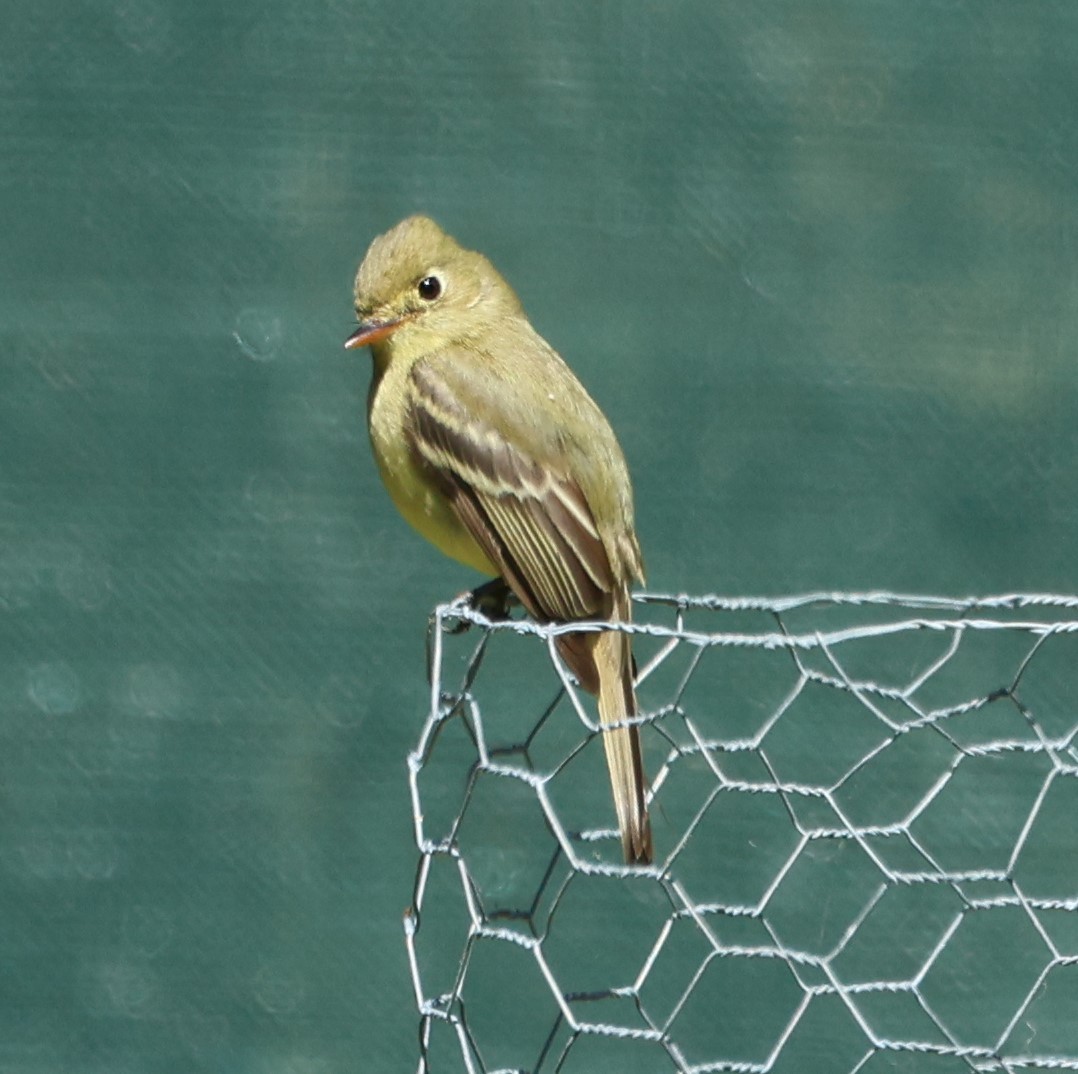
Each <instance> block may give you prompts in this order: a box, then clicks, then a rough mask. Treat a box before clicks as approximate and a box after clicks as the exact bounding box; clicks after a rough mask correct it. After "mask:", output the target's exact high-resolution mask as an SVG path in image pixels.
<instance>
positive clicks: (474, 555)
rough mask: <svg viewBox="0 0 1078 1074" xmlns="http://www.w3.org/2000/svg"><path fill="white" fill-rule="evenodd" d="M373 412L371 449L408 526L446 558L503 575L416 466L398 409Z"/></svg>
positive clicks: (376, 407)
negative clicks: (402, 428)
mask: <svg viewBox="0 0 1078 1074" xmlns="http://www.w3.org/2000/svg"><path fill="white" fill-rule="evenodd" d="M379 402H380V400H376V401H375V403H374V406H373V407H372V411H371V415H370V417H371V423H370V433H371V447H372V448H373V450H374V458H375V461H376V462H377V463H378V470H379V472H380V473H381V475H382V481H383V483H384V484H385V487H386V489H387V490H388V491H389V495H390V496H391V497H392V498H393V502H394V503H395V504H396V505H397V510H398V511H400V513H401V514H402V515H403V516H404V518H405V519H406V520H407V522H408V523H409V524H410V525H411V526H412V527H413V528H414V529H416V530H417V531H418V532H419V533H421V534H422V535H423V536H424V537H426V539H427V540H428V541H430V543H431V544H433V545H434V547H435V548H437V549H439V550H440V551H442V552H443V553H445V555H447V556H450V557H451V558H452V559H455V560H457V562H458V563H463V564H465V565H466V566H469V567H473V568H474V569H475V570H477V571H479V572H480V573H482V574H485V575H488V576H490V577H493V576H495V575H498V574H500V573H501V572H500V571H499V570H498V568H497V567H496V566H495V565H494V564H493V563H491V561H490V559H489V558H488V557H487V555H486V553H485V552H484V551H483V549H482V548H481V547H480V546H479V545H478V544H477V543H476V541H475V538H473V537H472V535H471V534H470V533H469V532H468V531H467V530H466V529H465V528H464V525H463V524H462V523H461V521H460V519H459V518H457V516H456V514H455V512H454V511H453V508H452V507H451V506H450V504H449V501H448V500H447V499H446V498H445V496H443V495H442V493H441V491H440V490H439V489H438V488H437V487H436V486H434V485H432V484H431V483H430V481H429V480H428V478H427V475H426V474H425V473H423V471H421V470H420V469H419V468H418V467H417V466H416V464H415V460H414V459H413V458H412V453H411V451H410V450H409V448H408V444H407V442H406V440H405V437H404V435H403V433H402V431H401V429H400V427H399V426H397V425H396V422H395V421H394V420H393V419H394V418H395V417H396V414H394V413H392V410H393V409H394V408H389V407H383V406H380V405H379Z"/></svg>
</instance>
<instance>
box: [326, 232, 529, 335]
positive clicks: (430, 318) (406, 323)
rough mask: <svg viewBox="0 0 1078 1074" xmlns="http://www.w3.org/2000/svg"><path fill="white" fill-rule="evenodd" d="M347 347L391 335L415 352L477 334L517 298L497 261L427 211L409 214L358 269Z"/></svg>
mask: <svg viewBox="0 0 1078 1074" xmlns="http://www.w3.org/2000/svg"><path fill="white" fill-rule="evenodd" d="M355 300H356V319H357V321H358V322H359V324H358V326H357V328H356V330H355V331H354V332H353V333H352V334H351V335H350V336H349V337H348V339H346V340H345V344H344V345H345V347H347V348H349V349H352V348H355V347H364V346H366V345H368V344H379V343H382V342H383V341H387V340H391V342H392V346H393V347H394V349H396V348H400V349H402V350H407V351H409V352H412V353H415V354H422V353H426V352H428V351H431V350H436V349H438V348H440V347H442V346H446V345H449V344H452V343H458V342H461V341H462V340H466V339H468V338H469V337H473V336H476V335H479V334H481V333H482V332H483V331H484V330H486V328H487V326H488V325H490V324H491V323H495V322H497V321H498V319H499V318H501V317H504V316H505V315H507V314H509V315H519V314H520V312H521V309H520V302H519V300H518V299H517V297H516V295H515V294H514V293H513V291H512V289H511V288H510V287H509V285H508V284H507V283H506V282H505V280H503V279H502V277H501V276H500V275H499V274H498V271H497V270H496V269H495V268H494V266H493V265H492V264H491V263H490V262H489V261H488V260H487V259H486V258H485V257H484V256H483V255H482V254H479V253H476V252H475V251H473V250H465V249H464V248H463V247H462V246H460V245H459V244H458V243H457V241H456V240H455V239H453V238H452V237H451V236H449V235H447V234H446V233H445V232H444V231H442V229H441V228H440V227H439V226H438V225H437V224H436V223H435V222H434V221H433V220H431V219H430V218H429V217H426V216H410V217H408V218H407V219H406V220H402V221H401V222H400V223H399V224H397V226H396V227H394V228H391V229H390V230H389V231H387V232H386V233H385V234H384V235H379V236H378V238H376V239H375V240H374V242H372V243H371V245H370V248H369V249H368V250H367V254H366V256H365V257H364V258H363V263H362V264H361V265H360V266H359V272H358V273H357V274H356V286H355Z"/></svg>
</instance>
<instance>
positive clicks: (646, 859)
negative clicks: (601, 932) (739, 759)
mask: <svg viewBox="0 0 1078 1074" xmlns="http://www.w3.org/2000/svg"><path fill="white" fill-rule="evenodd" d="M624 603H625V608H624V609H621V608H617V609H615V613H616V614H615V617H616V618H618V619H625V620H627V619H628V616H629V608H628V597H627V596H626V599H625V602H624ZM617 613H622V614H617ZM593 637H594V638H595V642H594V649H593V655H594V660H595V669H596V671H597V673H598V680H599V682H598V687H599V688H598V691H597V693H598V696H599V721H600V723H602V724H603V725H604V727H606V726H608V725H609V724H618V723H623V722H624V721H625V720H628V719H631V718H632V717H633V716H635V715H636V693H635V691H634V690H633V657H632V646H631V638H630V635H628V634H626V633H625V632H623V631H620V630H611V631H607V632H605V633H602V634H598V635H593ZM603 747H604V749H605V750H606V764H607V767H608V768H609V769H610V785H611V787H612V788H613V791H614V808H615V810H616V811H617V814H618V827H619V829H620V830H621V845H622V849H623V850H624V851H625V860H626V862H628V863H629V864H630V865H633V864H637V865H647V864H648V863H650V862H651V857H652V848H651V821H650V820H649V819H648V808H647V804H646V802H645V800H644V793H645V788H646V786H647V779H646V777H645V776H644V761H643V757H642V755H641V752H640V728H639V727H636V726H633V727H624V726H622V727H614V728H613V729H612V730H604V732H603Z"/></svg>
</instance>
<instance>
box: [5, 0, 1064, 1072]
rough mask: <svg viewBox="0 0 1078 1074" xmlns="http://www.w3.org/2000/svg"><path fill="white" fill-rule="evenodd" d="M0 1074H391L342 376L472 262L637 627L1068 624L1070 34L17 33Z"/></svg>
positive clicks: (413, 704) (594, 12)
mask: <svg viewBox="0 0 1078 1074" xmlns="http://www.w3.org/2000/svg"><path fill="white" fill-rule="evenodd" d="M4 22H5V28H4V33H3V37H2V40H0V138H2V146H3V151H2V153H0V218H2V220H3V238H2V240H0V1070H11V1071H15V1070H17V1071H19V1072H20V1074H44V1072H50V1074H51V1072H53V1071H56V1070H64V1071H68V1072H71V1074H90V1072H94V1074H97V1072H103V1071H109V1072H113V1074H122V1072H126V1071H148V1070H153V1071H181V1070H183V1071H190V1070H207V1071H208V1070H227V1071H230V1072H237V1071H238V1072H242V1071H247V1070H250V1071H255V1070H257V1071H272V1070H279V1071H289V1072H296V1074H300V1072H302V1074H313V1072H318V1074H322V1072H329V1071H344V1070H372V1071H389V1070H401V1069H409V1068H410V1066H411V1065H412V1064H413V1063H414V1061H415V1036H414V1034H415V1014H414V1011H413V999H412V993H411V989H410V983H409V981H408V977H407V967H406V963H405V955H404V947H403V944H402V940H401V928H400V919H401V913H402V910H403V908H404V906H405V905H406V903H407V901H408V898H409V897H410V893H411V881H412V873H413V870H414V866H415V851H414V848H413V847H412V845H411V817H410V811H409V804H408V799H407V787H406V782H405V776H404V758H405V755H406V753H407V751H408V749H409V748H410V747H411V745H412V744H413V742H414V739H415V735H416V733H417V731H418V727H419V723H420V720H421V718H422V715H423V712H424V706H425V700H426V699H425V682H424V654H423V632H424V630H425V626H426V618H427V614H428V611H429V609H430V608H431V606H432V605H433V604H434V603H435V602H437V601H439V600H442V599H445V598H448V597H450V596H452V595H454V594H455V593H457V592H459V591H460V590H461V589H463V588H465V587H466V586H470V585H471V584H473V583H474V581H475V579H473V578H472V577H470V576H468V575H467V574H465V573H463V572H462V571H461V570H460V569H458V568H456V567H455V566H453V565H452V564H449V563H447V562H443V561H442V560H440V559H439V558H438V557H437V555H436V554H435V553H433V552H432V551H430V550H428V549H427V548H426V547H425V546H424V545H423V544H422V543H421V542H420V540H419V539H418V538H413V536H412V535H411V534H410V533H409V532H407V530H406V528H405V526H404V524H403V523H402V522H400V521H399V519H398V518H397V517H396V515H395V513H394V512H393V510H392V508H391V506H390V504H389V502H388V499H387V498H386V496H385V495H384V493H383V491H382V489H381V488H380V486H379V483H378V479H377V476H376V474H375V472H374V468H373V465H372V463H371V461H370V458H369V452H368V448H367V444H366V434H365V430H364V427H363V408H364V399H365V393H366V382H367V378H368V374H369V369H368V365H369V362H368V359H367V356H366V355H365V354H358V355H357V354H346V353H345V352H344V351H343V350H342V349H341V341H342V340H343V338H344V336H345V335H346V334H347V332H348V330H349V326H350V324H351V321H352V312H351V293H350V289H351V279H352V275H353V273H354V270H355V267H356V265H357V263H358V261H359V259H360V258H361V256H362V253H363V251H364V249H365V247H366V245H367V243H368V242H369V240H370V239H371V238H372V237H373V235H375V234H376V233H378V232H380V231H382V230H384V229H385V228H386V227H388V226H390V225H391V224H392V223H394V222H396V220H397V219H399V218H400V217H402V216H404V215H405V214H407V213H410V212H413V211H424V212H428V213H430V214H432V215H434V216H435V217H436V218H437V219H439V220H440V221H441V222H442V223H443V225H444V226H445V227H446V228H447V229H448V230H450V231H451V232H453V233H454V234H456V235H457V236H458V237H459V238H460V239H461V240H462V241H463V242H465V243H466V244H469V245H474V246H476V247H478V248H480V249H482V250H483V251H484V252H486V253H487V254H489V255H490V256H491V258H492V259H493V260H494V261H495V263H496V264H497V265H498V266H499V267H500V268H501V269H502V271H503V272H504V273H505V275H506V276H507V277H508V278H509V279H510V281H511V282H512V283H513V284H514V286H515V287H516V289H517V290H518V291H519V293H520V294H521V296H522V298H523V300H524V302H525V305H526V306H527V308H528V310H529V312H530V314H531V316H532V319H533V321H534V323H535V324H536V326H537V327H538V328H539V329H540V331H541V332H543V333H544V334H545V335H546V336H547V337H548V338H549V339H550V340H551V342H552V343H554V345H555V346H556V347H558V348H559V350H561V352H562V353H563V354H564V355H565V357H566V358H567V359H568V360H569V361H570V363H571V364H572V365H573V366H574V367H575V368H576V370H577V371H578V372H579V374H580V376H581V378H582V379H583V380H584V382H585V384H586V385H587V386H588V387H589V388H590V389H591V390H592V392H593V394H594V395H595V396H596V397H597V399H598V400H599V401H600V403H601V404H602V405H603V407H604V408H605V409H606V411H607V413H608V414H609V416H610V418H611V420H612V422H613V424H614V425H615V427H616V429H617V430H618V432H619V435H620V437H621V439H622V443H623V446H624V448H625V451H626V454H627V456H628V458H629V461H630V464H631V467H632V470H633V473H634V477H635V481H636V487H637V499H638V523H639V531H640V536H641V540H642V543H643V546H644V550H645V556H646V559H647V562H648V566H649V582H650V585H651V587H652V588H653V589H655V590H685V591H691V592H697V593H701V592H722V593H725V594H739V593H766V594H780V593H786V592H796V591H802V590H815V589H821V588H822V589H831V588H834V589H858V588H876V587H884V588H893V589H899V590H911V591H918V592H939V593H945V594H949V595H963V594H967V593H976V592H980V593H984V592H992V591H1010V590H1023V589H1025V590H1048V591H1053V590H1054V591H1067V592H1072V591H1073V590H1074V588H1075V581H1074V562H1075V553H1076V538H1075V532H1076V522H1078V509H1076V506H1075V505H1076V504H1078V466H1076V464H1075V458H1076V450H1078V387H1076V375H1075V359H1074V338H1075V335H1076V327H1078V285H1076V282H1075V272H1074V264H1075V254H1076V250H1078V118H1076V112H1075V108H1074V102H1075V100H1078V7H1075V6H1074V5H1073V4H1066V3H1063V2H1060V0H1056V2H1049V0H1034V2H1022V3H1019V2H1016V0H1006V2H1004V0H984V2H979V3H965V2H961V0H954V2H952V3H939V2H936V0H882V2H877V3H872V4H869V3H863V2H856V0H830V2H828V0H811V2H809V3H798V2H793V0H786V2H781V0H772V2H768V3H763V4H761V3H759V2H757V0H752V2H750V0H731V2H727V3H721V4H712V3H681V4H675V3H656V2H648V0H631V2H628V3H606V2H600V3H593V4H587V5H580V4H575V3H569V2H565V0H554V2H544V3H541V4H540V3H519V4H516V3H514V4H504V5H485V4H480V3H473V2H466V3H460V4H453V5H428V4H412V3H403V4H396V3H392V4H391V3H362V2H353V3H345V2H340V0H314V2H311V3H305V4H294V3H281V2H279V0H268V2H266V3H262V4H259V5H253V4H247V3H237V4H234V5H228V6H220V5H212V4H206V3H196V4H188V5H181V4H171V3H167V2H164V0H115V2H113V3H111V4H103V5H93V6H89V5H83V4H79V3H75V2H68V0H60V2H56V3H53V4H51V5H48V6H47V8H45V7H42V6H41V5H40V4H37V3H30V2H28V0H11V2H9V4H8V5H7V6H6V8H5V16H4Z"/></svg>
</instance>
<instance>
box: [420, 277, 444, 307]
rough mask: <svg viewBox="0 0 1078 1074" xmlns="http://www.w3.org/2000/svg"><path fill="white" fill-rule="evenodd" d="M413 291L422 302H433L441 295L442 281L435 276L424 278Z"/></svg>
mask: <svg viewBox="0 0 1078 1074" xmlns="http://www.w3.org/2000/svg"><path fill="white" fill-rule="evenodd" d="M415 289H416V291H417V292H418V293H419V297H420V298H421V299H423V301H424V302H433V301H434V300H435V299H436V298H437V297H438V296H439V295H440V294H441V293H442V281H441V280H439V279H438V277H437V276H424V277H423V279H421V280H420V281H419V283H417V284H416V285H415Z"/></svg>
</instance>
